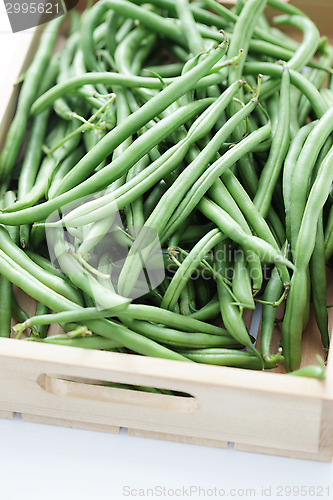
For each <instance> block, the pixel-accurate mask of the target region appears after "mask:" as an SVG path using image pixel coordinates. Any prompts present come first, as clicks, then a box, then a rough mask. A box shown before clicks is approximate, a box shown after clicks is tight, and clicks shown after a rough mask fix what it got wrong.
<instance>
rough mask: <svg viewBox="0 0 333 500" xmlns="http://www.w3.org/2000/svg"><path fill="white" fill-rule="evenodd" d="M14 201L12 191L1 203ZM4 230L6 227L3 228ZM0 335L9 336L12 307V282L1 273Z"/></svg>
mask: <svg viewBox="0 0 333 500" xmlns="http://www.w3.org/2000/svg"><path fill="white" fill-rule="evenodd" d="M14 201H15V194H14V193H13V192H12V191H7V193H5V195H4V198H3V200H1V205H2V206H4V207H6V206H7V205H10V204H12V203H13V202H14ZM3 230H4V231H6V229H3ZM7 235H8V238H9V239H10V241H11V243H12V244H13V245H16V243H17V241H18V228H13V227H11V228H10V230H9V233H7ZM0 297H1V300H0V337H8V338H10V336H11V309H12V284H11V282H10V281H9V280H8V279H7V278H6V277H5V276H3V275H2V274H0Z"/></svg>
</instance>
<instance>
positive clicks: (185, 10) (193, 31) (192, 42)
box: [176, 0, 204, 55]
mask: <svg viewBox="0 0 333 500" xmlns="http://www.w3.org/2000/svg"><path fill="white" fill-rule="evenodd" d="M176 10H177V14H178V17H179V20H180V25H181V28H182V32H183V36H184V38H185V39H186V41H187V44H188V47H189V49H190V52H191V53H192V54H193V55H196V54H198V53H199V52H202V50H203V49H204V46H203V41H202V38H201V35H200V32H199V30H198V26H197V24H196V23H195V21H194V17H193V14H192V12H191V9H190V3H189V1H188V0H176Z"/></svg>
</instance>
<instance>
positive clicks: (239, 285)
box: [232, 249, 255, 309]
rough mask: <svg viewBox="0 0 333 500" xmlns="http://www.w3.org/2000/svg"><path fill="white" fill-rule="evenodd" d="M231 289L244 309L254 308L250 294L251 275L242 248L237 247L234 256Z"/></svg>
mask: <svg viewBox="0 0 333 500" xmlns="http://www.w3.org/2000/svg"><path fill="white" fill-rule="evenodd" d="M232 291H233V294H234V295H235V296H236V297H237V299H238V301H239V303H240V304H242V306H243V307H245V308H246V309H254V308H255V305H254V300H253V295H252V286H251V277H250V273H249V269H248V265H247V261H246V258H245V254H244V251H243V250H242V249H238V250H237V252H236V256H235V263H234V275H233V278H232Z"/></svg>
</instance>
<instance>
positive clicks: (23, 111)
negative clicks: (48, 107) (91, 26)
mask: <svg viewBox="0 0 333 500" xmlns="http://www.w3.org/2000/svg"><path fill="white" fill-rule="evenodd" d="M61 23H62V17H61V16H60V17H58V18H56V19H54V20H53V21H52V22H51V23H50V24H49V26H48V28H47V30H45V31H44V33H43V35H42V38H41V42H40V44H39V49H38V50H37V52H36V55H35V57H34V61H33V63H32V64H31V65H30V67H29V69H28V70H27V72H26V74H25V77H24V83H23V85H22V88H21V92H20V95H19V100H18V105H17V110H16V113H15V117H14V120H13V121H12V123H11V125H10V128H9V131H8V134H7V138H6V142H5V146H4V148H3V150H2V152H1V156H0V177H1V178H2V179H6V178H7V177H8V176H9V175H10V173H11V171H12V169H13V167H14V165H15V162H16V160H17V156H18V153H19V150H20V147H21V145H22V142H23V139H24V135H25V132H26V129H27V123H28V116H29V111H30V108H31V105H32V104H33V102H34V100H35V98H36V95H37V91H38V90H37V89H38V84H39V82H40V80H41V77H42V75H43V73H44V72H45V69H46V67H47V65H48V64H49V60H50V57H51V54H52V50H53V47H54V44H55V41H56V38H57V35H58V29H59V27H60V24H61Z"/></svg>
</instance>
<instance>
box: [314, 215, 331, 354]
mask: <svg viewBox="0 0 333 500" xmlns="http://www.w3.org/2000/svg"><path fill="white" fill-rule="evenodd" d="M310 276H311V295H312V303H313V308H314V313H315V317H316V321H317V326H318V329H319V331H320V335H321V340H322V343H323V346H324V348H325V349H326V350H327V349H328V346H329V333H328V312H327V299H326V289H327V286H326V285H327V281H326V266H325V242H324V229H323V214H321V215H320V217H319V220H318V224H317V235H316V242H315V246H314V249H313V253H312V256H311V260H310Z"/></svg>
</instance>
